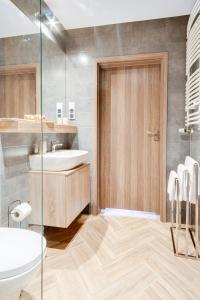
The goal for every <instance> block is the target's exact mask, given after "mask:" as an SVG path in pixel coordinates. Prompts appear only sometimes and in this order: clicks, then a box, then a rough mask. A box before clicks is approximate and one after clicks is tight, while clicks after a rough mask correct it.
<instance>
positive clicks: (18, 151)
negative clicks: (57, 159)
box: [0, 133, 68, 226]
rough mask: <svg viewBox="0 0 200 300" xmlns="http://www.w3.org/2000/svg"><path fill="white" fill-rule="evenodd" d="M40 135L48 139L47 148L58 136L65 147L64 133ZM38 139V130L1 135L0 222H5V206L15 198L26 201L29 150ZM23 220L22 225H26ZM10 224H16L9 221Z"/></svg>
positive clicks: (31, 151)
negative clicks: (36, 132) (30, 132)
mask: <svg viewBox="0 0 200 300" xmlns="http://www.w3.org/2000/svg"><path fill="white" fill-rule="evenodd" d="M43 138H44V139H45V140H47V141H48V150H49V151H50V147H51V141H52V140H59V142H61V143H62V144H63V146H64V147H65V148H67V147H68V145H67V139H66V135H64V134H45V135H44V136H43ZM41 139H42V136H41V134H26V135H25V134H14V133H9V134H7V133H4V134H1V135H0V179H1V184H0V192H1V193H0V204H1V205H0V208H1V209H0V212H1V218H0V226H7V221H8V220H7V210H8V205H9V204H10V203H11V202H12V201H15V200H18V199H20V200H21V201H22V202H28V201H29V185H28V172H29V169H30V167H29V154H30V153H33V150H34V144H36V143H38V142H39V141H40V140H41ZM41 201H42V191H41ZM38 213H41V212H38ZM26 224H27V223H26V222H24V223H23V224H22V225H24V226H26ZM11 225H13V226H16V225H17V224H13V223H12V222H11Z"/></svg>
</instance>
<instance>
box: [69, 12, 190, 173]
mask: <svg viewBox="0 0 200 300" xmlns="http://www.w3.org/2000/svg"><path fill="white" fill-rule="evenodd" d="M187 21H188V17H187V16H186V17H185V16H184V17H177V18H167V19H160V20H153V21H143V22H134V23H126V24H118V25H109V26H100V27H94V28H85V29H78V30H76V29H75V30H68V31H66V42H67V68H66V71H67V101H75V103H76V113H77V124H78V127H79V133H78V140H77V141H76V142H75V143H74V145H73V146H74V147H78V146H79V147H80V148H81V149H86V150H88V151H89V153H90V160H91V162H93V155H94V153H93V139H94V135H93V134H94V133H93V117H94V114H93V107H94V101H95V96H94V95H95V74H94V63H95V59H96V58H97V57H106V56H118V55H131V54H137V53H151V52H161V51H168V52H169V80H168V129H167V171H169V170H171V169H173V168H175V167H176V166H177V164H178V163H179V162H181V161H184V158H185V156H186V155H187V154H188V153H189V142H188V139H187V138H185V137H181V136H180V135H179V133H178V129H179V128H180V127H183V126H184V115H185V112H184V101H185V81H186V78H185V60H186V26H187ZM83 55H84V56H85V57H87V60H88V61H86V59H84V58H83Z"/></svg>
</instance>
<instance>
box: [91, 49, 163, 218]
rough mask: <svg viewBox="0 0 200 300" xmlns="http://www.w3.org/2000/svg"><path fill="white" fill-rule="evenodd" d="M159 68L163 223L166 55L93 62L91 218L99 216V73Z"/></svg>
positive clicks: (106, 58)
mask: <svg viewBox="0 0 200 300" xmlns="http://www.w3.org/2000/svg"><path fill="white" fill-rule="evenodd" d="M145 65H160V67H161V96H160V103H161V105H160V107H161V111H160V125H161V128H160V130H161V139H160V162H161V164H160V165H161V166H163V167H162V168H160V178H161V179H160V220H161V221H162V222H166V220H167V193H166V179H167V174H166V173H167V171H166V169H167V157H166V156H167V151H166V147H167V98H168V52H160V53H150V54H136V55H129V56H116V57H104V58H98V59H96V63H95V70H96V91H95V94H96V95H95V107H94V109H95V114H94V115H95V120H94V130H95V138H94V202H93V208H92V211H93V214H98V213H99V210H100V209H99V153H100V151H99V105H100V98H99V86H100V76H99V75H100V71H101V69H110V68H118V67H123V66H145Z"/></svg>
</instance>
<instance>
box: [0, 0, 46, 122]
mask: <svg viewBox="0 0 200 300" xmlns="http://www.w3.org/2000/svg"><path fill="white" fill-rule="evenodd" d="M0 19H1V27H0V118H21V119H22V118H24V115H29V114H38V113H39V107H40V105H39V101H40V99H39V90H40V88H39V82H40V78H39V74H40V69H39V63H37V62H39V57H38V56H39V43H37V45H38V47H36V48H37V49H35V51H34V52H35V54H36V53H37V54H36V55H31V53H33V50H32V47H31V40H32V39H33V37H35V36H38V39H39V27H38V26H37V25H36V24H35V23H33V22H32V21H31V19H29V18H28V17H27V16H26V15H25V14H23V12H22V11H21V10H19V9H18V7H17V6H16V5H15V4H14V3H13V2H12V1H9V0H1V2H0ZM34 40H35V38H34ZM32 46H33V45H32ZM25 51H26V53H25ZM33 56H37V57H33ZM33 62H34V63H33Z"/></svg>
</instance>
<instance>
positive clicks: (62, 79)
mask: <svg viewBox="0 0 200 300" xmlns="http://www.w3.org/2000/svg"><path fill="white" fill-rule="evenodd" d="M29 63H40V36H39V35H37V34H36V35H29V36H19V37H12V38H5V39H0V65H12V64H29ZM65 67H66V59H65V53H64V52H63V51H62V50H61V49H60V48H59V47H58V45H57V44H55V43H53V42H51V41H50V40H48V39H47V38H45V37H44V36H43V42H42V107H43V113H44V115H46V117H47V118H48V119H50V120H56V102H58V101H59V102H60V101H61V102H63V103H64V104H65V100H66V99H65V97H66V96H65V94H66V90H65V84H66V71H65ZM44 138H45V139H47V140H48V144H49V146H50V141H52V140H58V141H59V142H61V143H63V144H64V146H65V147H67V146H68V145H67V136H66V135H62V134H61V135H50V134H48V135H46V136H44ZM41 139H42V136H41V135H39V134H38V135H35V134H2V135H1V143H0V175H1V176H0V179H1V182H0V186H1V188H0V212H1V215H0V226H1V225H2V226H7V209H8V205H9V204H10V203H11V202H12V201H14V200H16V199H20V200H22V201H28V200H29V190H28V170H29V164H28V155H29V154H30V153H32V152H33V145H34V144H35V143H37V142H38V141H39V140H41ZM70 141H73V136H70ZM38 213H41V212H38ZM13 225H14V224H13ZM26 225H27V222H25V223H24V224H23V226H26ZM15 226H16V224H15Z"/></svg>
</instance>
